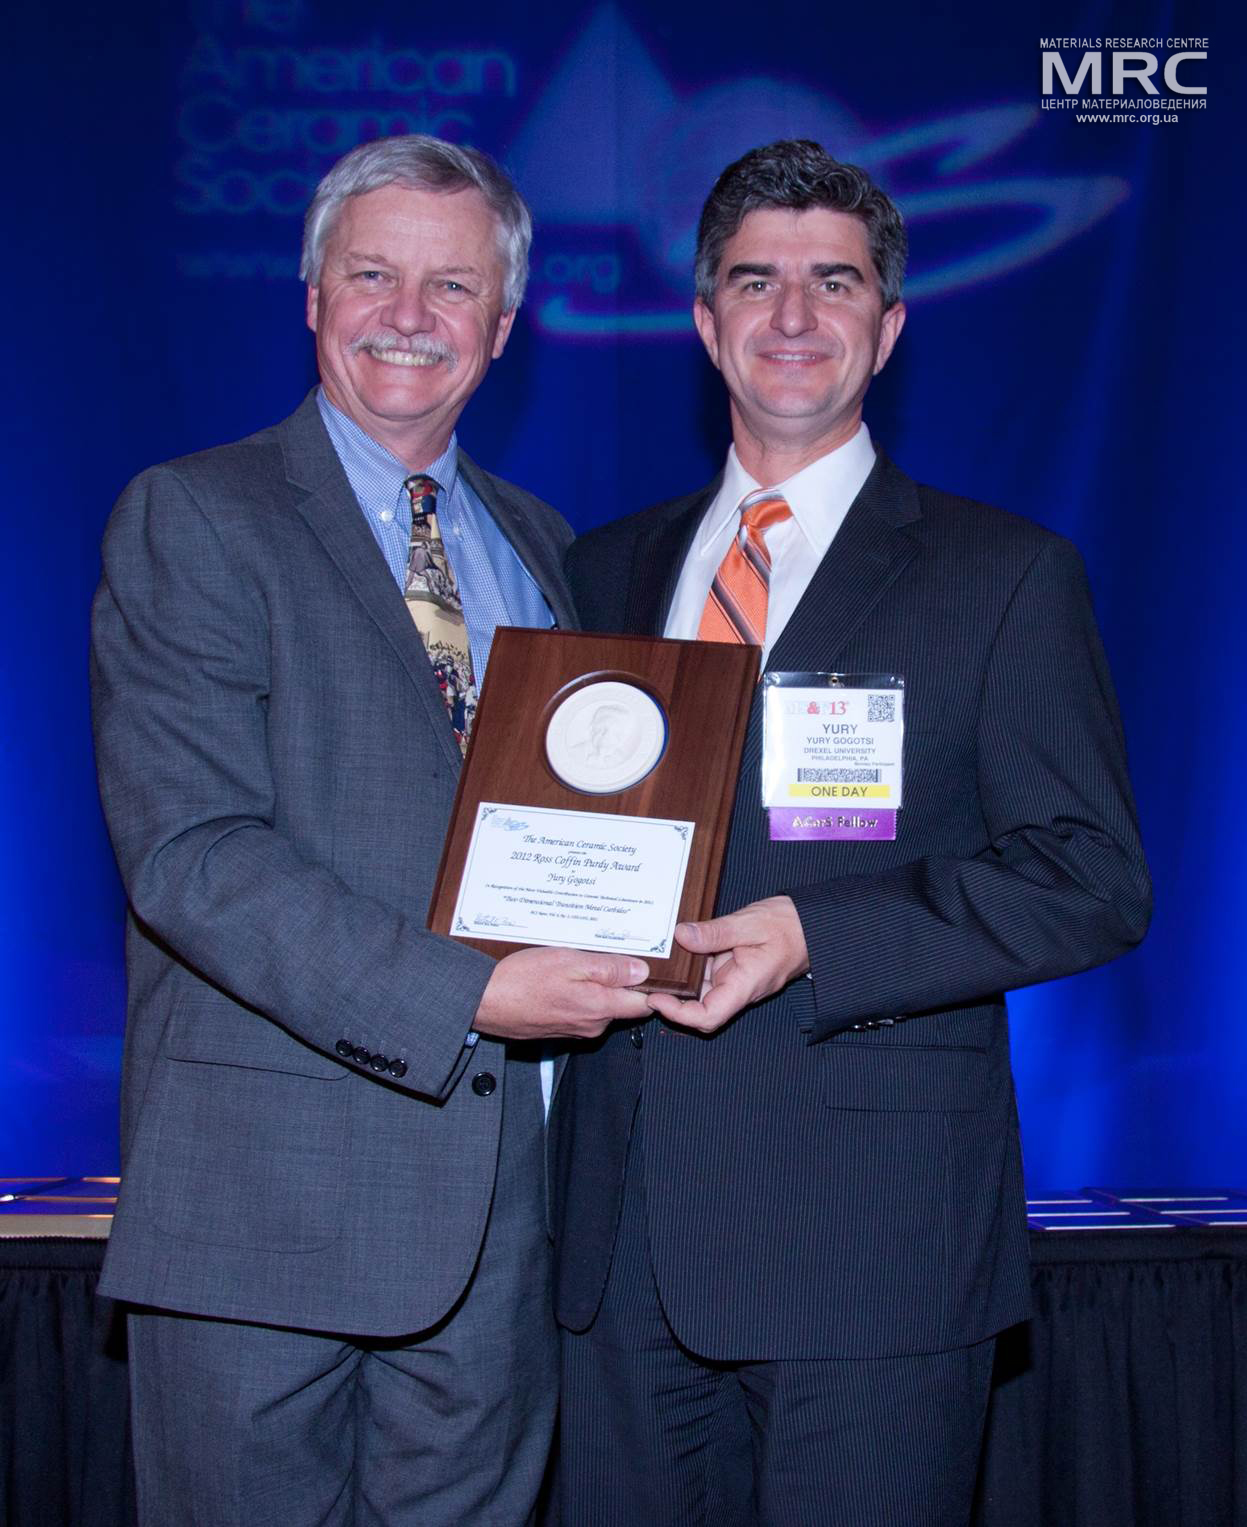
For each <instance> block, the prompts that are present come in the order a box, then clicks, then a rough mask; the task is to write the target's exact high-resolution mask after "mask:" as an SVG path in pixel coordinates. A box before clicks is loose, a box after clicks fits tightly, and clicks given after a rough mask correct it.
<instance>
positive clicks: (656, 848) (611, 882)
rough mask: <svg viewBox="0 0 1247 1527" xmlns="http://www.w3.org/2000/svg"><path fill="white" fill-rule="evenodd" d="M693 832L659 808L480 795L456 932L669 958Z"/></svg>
mask: <svg viewBox="0 0 1247 1527" xmlns="http://www.w3.org/2000/svg"><path fill="white" fill-rule="evenodd" d="M693 832H694V824H693V823H692V822H677V821H669V820H667V819H665V818H661V817H637V816H619V815H615V814H612V813H609V812H599V811H560V810H553V809H550V808H547V807H541V806H508V805H503V804H501V803H498V802H495V801H482V802H481V803H480V805H479V806H478V808H477V813H476V821H475V824H474V826H473V829H472V837H471V841H470V843H469V845H468V853H467V860H466V863H465V865H464V870H463V878H462V880H461V882H460V886H459V896H458V899H457V900H456V902H455V910H454V916H453V919H452V923H451V929H452V932H453V933H455V934H456V935H457V936H459V937H461V938H462V937H473V936H475V937H477V938H485V939H496V940H498V941H499V942H500V943H504V944H546V945H554V946H557V947H559V948H565V949H614V950H617V951H619V952H620V953H622V954H638V955H642V956H651V957H655V956H656V957H658V958H660V959H662V958H665V957H666V956H668V955H669V954H670V953H671V946H672V938H673V934H674V931H675V925H676V923H677V921H678V920H679V912H680V897H681V894H682V892H683V889H684V876H685V872H686V870H687V869H688V858H689V850H690V849H691V847H692V841H693Z"/></svg>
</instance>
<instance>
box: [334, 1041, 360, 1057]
mask: <svg viewBox="0 0 1247 1527" xmlns="http://www.w3.org/2000/svg"><path fill="white" fill-rule="evenodd" d="M334 1049H335V1050H336V1051H337V1052H338V1054H339V1055H340V1056H341V1057H342V1059H343V1060H352V1059H354V1056H355V1046H354V1045H353V1044H352V1043H351V1041H350V1040H349V1039H339V1040H338V1042H337V1044H336V1045H334Z"/></svg>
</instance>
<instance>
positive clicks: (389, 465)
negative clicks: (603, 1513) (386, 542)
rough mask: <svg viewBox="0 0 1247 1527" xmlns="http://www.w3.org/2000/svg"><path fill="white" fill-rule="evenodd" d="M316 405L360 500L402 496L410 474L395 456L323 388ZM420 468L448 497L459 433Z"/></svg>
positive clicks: (388, 499)
mask: <svg viewBox="0 0 1247 1527" xmlns="http://www.w3.org/2000/svg"><path fill="white" fill-rule="evenodd" d="M316 406H317V407H318V408H319V409H320V417H321V419H322V421H323V423H324V426H325V428H326V430H328V432H329V439H330V440H331V442H332V443H333V448H334V450H335V451H336V452H337V454H338V460H339V461H340V462H341V463H342V470H343V471H344V472H345V473H346V476H347V481H348V482H349V483H350V484H351V487H352V488H353V489H354V491H355V497H356V498H357V499H359V501H360V503H361V504H363V505H364V507H365V508H366V507H367V506H368V502H369V500H376V499H378V498H379V499H381V500H382V501H383V502H385V503H389V504H392V503H393V502H394V501H395V500H396V499H398V498H399V497H400V495H402V496H404V497H405V495H403V493H402V490H403V484H404V483H405V482H406V481H407V479H408V478H409V477H410V476H411V473H410V472H409V471H408V470H407V468H406V467H405V466H404V465H403V463H402V462H401V461H399V459H398V457H397V456H393V455H391V453H390V452H389V451H387V450H386V448H385V446H383V445H382V444H381V443H380V441H378V440H374V439H373V438H372V436H371V435H370V434H368V432H367V431H366V430H362V429H360V427H359V425H358V424H356V422H355V420H354V419H352V418H349V417H348V416H347V415H346V414H344V413H343V412H342V410H341V409H340V408H338V407H336V406H335V405H334V404H333V403H331V402H330V401H329V399H328V398H327V397H326V396H325V389H324V388H323V387H318V388H317V389H316ZM422 470H423V471H424V472H425V473H426V475H427V476H429V477H431V478H433V479H434V481H435V482H436V483H437V484H438V486H439V487H440V488H441V490H442V493H443V494H444V495H445V497H446V498H449V497H450V495H451V493H452V492H453V491H454V487H455V482H456V480H457V478H458V476H459V439H458V436H457V435H454V434H452V435H451V437H450V442H449V444H448V445H447V447H446V449H445V450H444V451H443V452H442V454H441V455H440V456H439V457H437V459H436V460H435V461H431V462H430V463H429V465H428V466H427V467H424V468H422Z"/></svg>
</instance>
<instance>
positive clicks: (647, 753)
mask: <svg viewBox="0 0 1247 1527" xmlns="http://www.w3.org/2000/svg"><path fill="white" fill-rule="evenodd" d="M666 746H667V718H666V716H665V715H664V714H663V712H662V708H661V707H660V706H659V705H658V704H657V702H656V701H654V700H653V699H651V698H650V696H649V695H647V694H646V693H645V691H644V690H643V689H638V688H637V687H636V685H635V684H621V683H619V682H618V681H617V680H608V681H606V682H603V683H598V684H586V685H585V686H584V688H583V689H578V690H576V692H575V693H574V694H571V695H568V697H567V699H566V700H564V701H563V703H562V704H561V705H560V706H559V708H558V709H557V710H556V711H555V712H554V715H553V716H551V718H550V724H549V726H548V727H547V728H546V757H547V758H548V759H549V761H550V767H551V768H552V769H553V770H554V772H555V774H556V775H557V776H558V778H559V779H561V780H562V781H563V783H564V784H565V785H570V786H571V787H572V789H573V790H581V791H583V792H584V793H585V794H586V795H611V794H613V793H614V792H615V791H617V790H627V789H628V787H629V786H630V785H635V784H636V783H637V782H638V780H642V779H644V778H645V776H646V775H647V774H648V773H649V772H650V770H651V769H652V768H653V767H654V765H655V764H656V763H657V762H658V760H659V759H660V758H661V757H662V755H663V752H664V750H665V748H666Z"/></svg>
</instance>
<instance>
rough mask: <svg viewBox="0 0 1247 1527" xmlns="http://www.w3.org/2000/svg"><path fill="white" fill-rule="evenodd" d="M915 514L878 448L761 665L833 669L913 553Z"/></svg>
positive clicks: (907, 491) (756, 746)
mask: <svg viewBox="0 0 1247 1527" xmlns="http://www.w3.org/2000/svg"><path fill="white" fill-rule="evenodd" d="M921 517H922V511H921V509H920V508H919V507H918V494H917V492H916V490H915V488H914V484H913V482H912V480H911V479H910V478H908V477H907V476H906V475H905V474H904V473H903V472H902V471H900V470H899V468H897V467H895V466H893V464H892V463H891V462H890V461H889V460H888V459H887V458H886V457H885V456H883V455H882V454H880V455H879V457H878V459H877V460H876V462H875V465H874V467H873V468H872V469H871V473H870V476H869V477H868V478H867V479H866V481H865V483H863V485H862V488H861V491H860V492H859V493H858V495H857V497H856V498H855V499H854V500H853V503H852V505H851V506H850V508H849V512H848V514H847V515H846V516H845V519H844V523H843V524H842V525H841V527H840V529H839V531H838V532H837V534H836V537H835V540H834V541H833V542H832V543H831V545H830V547H828V549H827V554H826V555H825V556H824V557H823V560H822V561H821V562H820V563H819V565H818V567H817V568H816V569H815V571H814V576H813V577H812V578H811V579H810V582H809V585H808V587H807V588H806V591H805V593H804V594H803V595H802V596H801V599H800V602H799V603H798V605H797V607H796V609H795V610H794V611H793V612H792V615H791V616H790V617H789V620H788V623H787V625H786V626H785V627H784V629H783V631H782V632H781V633H780V637H779V640H778V641H777V642H776V643H775V645H774V647H772V648H771V651H770V654H769V656H768V657H767V662H766V666H767V668H768V669H772V670H774V671H776V672H779V673H783V672H798V673H801V672H820V673H827V672H835V671H836V667H837V663H838V659H839V656H840V654H841V652H842V651H843V650H844V648H845V646H846V645H847V644H848V642H849V640H850V639H851V638H852V636H853V634H854V633H855V632H856V631H857V629H858V627H859V626H860V625H861V624H862V622H863V621H864V620H865V619H866V617H867V616H868V615H869V614H870V612H871V610H872V609H873V608H874V607H875V605H876V604H878V602H879V600H880V599H882V598H883V596H884V594H885V593H886V592H887V591H888V589H889V588H890V587H891V586H892V584H893V583H894V582H895V581H896V579H897V578H898V577H899V576H900V574H901V572H902V571H903V569H904V568H905V567H906V566H907V565H908V563H909V562H910V561H911V560H912V558H913V557H914V556H916V555H917V553H918V551H919V543H918V540H917V538H916V537H915V536H913V535H912V534H911V533H910V531H909V530H908V529H907V527H908V526H909V525H910V524H911V523H912V522H913V521H915V520H918V519H921ZM759 711H760V707H759V706H757V705H755V706H754V712H755V714H754V715H753V716H752V718H751V722H750V727H749V732H748V735H747V737H746V740H745V752H744V758H743V761H742V769H743V768H745V767H747V766H748V765H750V764H752V763H754V762H756V761H757V759H758V757H759V755H760V751H761V746H762V728H761V726H760V725H759V724H758V719H759V718H758V714H757V713H758V712H759Z"/></svg>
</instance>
